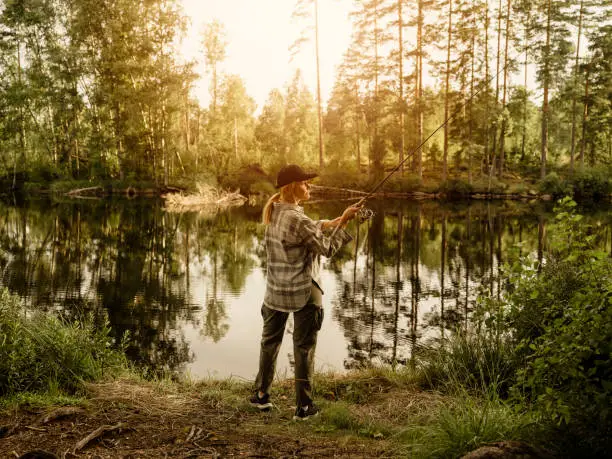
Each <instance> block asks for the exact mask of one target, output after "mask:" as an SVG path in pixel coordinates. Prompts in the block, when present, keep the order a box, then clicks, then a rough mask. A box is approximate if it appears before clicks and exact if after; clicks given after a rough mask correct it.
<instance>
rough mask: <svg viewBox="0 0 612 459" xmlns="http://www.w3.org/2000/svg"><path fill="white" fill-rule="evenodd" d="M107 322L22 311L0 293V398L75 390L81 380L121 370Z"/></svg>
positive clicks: (7, 295)
mask: <svg viewBox="0 0 612 459" xmlns="http://www.w3.org/2000/svg"><path fill="white" fill-rule="evenodd" d="M109 332H110V329H109V328H108V326H107V324H104V325H103V326H101V327H100V326H96V325H95V324H94V321H93V320H92V318H88V319H86V320H83V321H81V322H79V323H68V322H66V321H64V320H62V319H60V318H57V317H55V316H52V315H49V314H43V313H32V312H30V311H26V310H24V309H23V307H22V305H21V302H20V300H19V298H17V297H15V296H13V295H11V294H10V293H9V292H8V291H7V290H6V289H3V290H1V291H0V396H5V395H12V394H16V393H20V392H45V391H48V390H54V391H56V390H60V391H64V392H66V393H74V392H75V391H77V390H78V389H79V388H80V387H81V385H82V383H83V382H84V381H94V380H97V379H99V378H101V377H102V376H104V375H105V374H113V373H115V372H117V371H121V370H123V369H125V368H126V366H127V364H126V358H125V355H124V353H123V352H120V351H117V350H114V349H113V347H112V340H111V338H110V337H109Z"/></svg>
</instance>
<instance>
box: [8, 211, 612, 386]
mask: <svg viewBox="0 0 612 459" xmlns="http://www.w3.org/2000/svg"><path fill="white" fill-rule="evenodd" d="M345 205H346V204H343V203H337V202H328V203H326V202H320V203H312V204H309V203H307V204H306V205H305V211H306V213H307V214H309V215H310V216H312V217H313V218H333V217H335V216H337V215H339V214H340V213H341V212H342V209H343V207H344V206H345ZM369 206H370V207H371V208H372V210H374V212H375V215H374V217H373V218H372V219H371V220H369V221H367V222H364V223H361V224H360V225H357V223H356V222H353V223H351V224H350V225H349V228H348V231H349V232H350V233H352V234H353V235H354V240H353V242H351V243H350V244H348V245H346V246H345V247H344V248H343V249H342V250H341V251H340V252H339V253H338V254H337V255H336V256H335V257H333V258H332V259H329V260H327V261H326V262H325V264H324V272H323V279H322V286H321V287H322V288H323V290H324V291H325V296H324V309H325V321H324V324H323V328H322V330H321V332H320V335H319V341H318V345H317V357H316V369H317V370H319V371H327V370H333V371H344V370H346V369H351V368H356V367H361V366H366V365H370V364H372V363H373V364H391V365H394V364H398V365H403V364H407V363H409V362H410V359H411V358H412V357H413V356H414V350H415V349H417V348H418V347H419V346H428V345H430V344H431V343H434V342H435V341H436V340H438V339H439V338H441V337H443V336H447V335H448V334H450V333H453V332H454V331H455V330H456V329H457V328H458V327H460V328H465V327H469V326H470V317H471V315H472V313H473V310H474V307H475V304H476V300H477V298H478V296H479V294H481V293H484V292H488V293H491V294H493V295H496V296H497V295H501V294H502V293H503V290H504V288H505V287H506V286H505V285H504V284H503V282H500V274H501V268H502V266H503V264H504V263H505V262H507V261H509V260H516V259H517V257H520V256H525V255H530V256H533V257H536V258H537V257H539V258H542V256H543V254H544V253H545V250H546V245H547V240H548V232H549V231H551V228H552V225H553V223H554V214H553V213H552V206H553V205H552V204H550V203H548V204H545V203H541V202H533V203H522V202H514V201H504V202H484V201H476V202H470V203H439V202H432V201H421V202H414V201H394V200H384V201H373V202H371V203H369ZM260 213H261V205H259V206H244V207H241V208H235V209H232V210H231V211H229V212H224V213H218V214H217V213H184V214H174V213H168V212H166V211H165V210H164V209H163V203H162V202H161V201H157V200H144V199H143V200H139V199H134V200H123V201H116V200H115V201H111V200H74V201H65V202H60V203H58V202H51V201H46V200H36V201H28V202H26V203H22V204H20V205H11V204H7V203H3V204H0V219H1V224H0V270H1V273H2V275H1V276H0V284H1V285H2V286H5V287H7V288H8V289H9V290H10V291H12V292H13V293H16V294H18V295H20V296H21V297H22V298H23V299H24V300H25V302H26V305H27V307H28V308H30V309H39V310H45V311H53V312H54V313H56V314H60V315H62V316H64V317H66V318H68V319H72V318H78V317H82V316H83V315H85V314H91V315H93V317H94V318H95V319H96V320H103V319H104V318H105V317H107V318H108V321H109V323H110V327H111V329H112V333H113V335H114V336H115V337H117V338H120V337H122V336H124V335H125V334H126V333H128V335H127V338H126V339H127V344H128V347H127V351H128V355H129V357H130V359H131V360H133V361H134V362H135V363H137V364H138V365H143V366H146V367H148V368H150V369H151V370H153V371H160V370H165V371H171V372H174V373H180V374H190V375H191V376H193V377H197V378H206V377H214V378H223V377H228V376H235V377H238V378H244V379H247V380H253V379H254V378H255V374H256V372H257V364H258V356H259V338H260V334H261V324H262V322H261V316H260V308H261V303H262V300H263V295H264V289H265V265H266V258H265V250H264V246H263V234H264V226H263V225H262V224H260V223H259V219H260ZM587 218H588V219H589V220H590V221H591V222H592V223H594V224H595V228H596V231H597V236H598V238H599V240H600V243H601V244H602V246H604V247H605V248H606V250H608V251H612V212H611V211H610V208H609V206H606V207H605V208H600V209H595V210H590V211H589V212H588V213H587ZM290 334H291V323H289V324H288V329H287V332H286V336H285V340H284V343H283V347H282V348H281V352H280V354H279V361H278V365H277V370H278V372H279V373H280V374H281V376H287V377H291V375H292V345H291V336H287V335H290Z"/></svg>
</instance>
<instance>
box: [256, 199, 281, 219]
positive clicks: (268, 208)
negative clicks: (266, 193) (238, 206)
mask: <svg viewBox="0 0 612 459" xmlns="http://www.w3.org/2000/svg"><path fill="white" fill-rule="evenodd" d="M280 198H281V194H280V193H275V194H273V195H272V196H271V197H270V199H268V202H266V205H265V206H264V208H263V212H262V215H261V221H263V222H264V224H266V225H269V224H270V220H272V205H273V204H274V203H275V202H279V201H280Z"/></svg>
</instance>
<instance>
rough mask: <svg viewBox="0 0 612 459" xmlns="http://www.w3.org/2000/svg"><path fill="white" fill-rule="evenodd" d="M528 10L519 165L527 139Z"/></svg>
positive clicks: (523, 156) (523, 157)
mask: <svg viewBox="0 0 612 459" xmlns="http://www.w3.org/2000/svg"><path fill="white" fill-rule="evenodd" d="M529 18H530V14H529V10H528V11H527V19H526V21H525V64H524V65H525V67H524V69H523V73H524V78H525V79H524V81H523V86H524V87H525V99H524V100H523V129H522V133H521V163H522V162H523V161H525V139H526V138H527V102H528V98H527V69H528V62H529Z"/></svg>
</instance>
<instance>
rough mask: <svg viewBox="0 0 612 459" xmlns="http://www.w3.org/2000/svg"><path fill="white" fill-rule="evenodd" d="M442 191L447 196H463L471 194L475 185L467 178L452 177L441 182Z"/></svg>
mask: <svg viewBox="0 0 612 459" xmlns="http://www.w3.org/2000/svg"><path fill="white" fill-rule="evenodd" d="M440 191H442V192H443V193H445V194H446V197H447V198H451V199H453V198H463V197H466V196H469V195H470V194H471V193H472V191H474V187H473V186H472V185H471V184H470V183H468V182H466V181H465V180H460V179H450V180H447V181H445V182H442V184H440Z"/></svg>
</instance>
